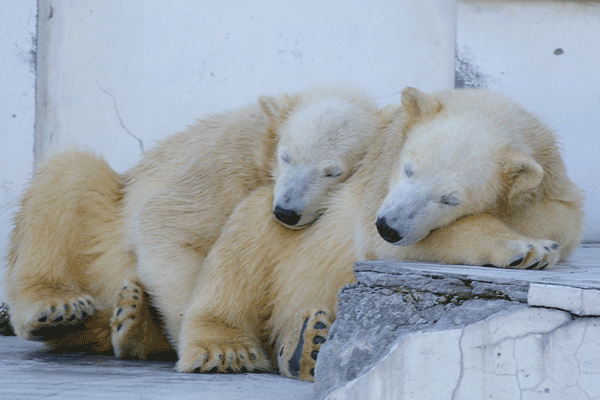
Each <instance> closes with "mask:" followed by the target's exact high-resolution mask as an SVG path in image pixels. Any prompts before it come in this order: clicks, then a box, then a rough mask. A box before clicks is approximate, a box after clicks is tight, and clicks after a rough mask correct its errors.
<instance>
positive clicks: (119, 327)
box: [117, 324, 123, 332]
mask: <svg viewBox="0 0 600 400" xmlns="http://www.w3.org/2000/svg"><path fill="white" fill-rule="evenodd" d="M122 327H123V324H119V325H118V326H117V332H119V331H120V330H121V328H122Z"/></svg>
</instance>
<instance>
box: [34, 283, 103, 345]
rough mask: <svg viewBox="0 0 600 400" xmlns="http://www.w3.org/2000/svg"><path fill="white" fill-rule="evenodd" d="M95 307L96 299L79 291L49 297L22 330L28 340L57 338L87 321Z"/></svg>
mask: <svg viewBox="0 0 600 400" xmlns="http://www.w3.org/2000/svg"><path fill="white" fill-rule="evenodd" d="M97 309H98V305H97V303H96V300H94V298H93V297H91V296H88V295H85V294H81V293H79V294H74V295H71V296H66V297H64V298H55V299H51V300H48V301H46V302H44V303H43V304H41V305H39V306H38V307H37V310H36V312H34V313H33V316H32V317H31V318H29V319H28V321H27V323H26V326H25V327H24V329H23V330H22V331H24V332H26V334H25V335H24V336H26V338H27V339H29V340H39V341H49V340H53V339H59V338H61V337H63V336H64V335H66V334H68V333H70V332H71V331H73V330H76V329H77V328H76V326H77V325H79V324H84V323H85V322H87V321H88V320H89V319H90V317H91V316H92V315H94V313H95V312H96V310H97Z"/></svg>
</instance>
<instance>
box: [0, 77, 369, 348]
mask: <svg viewBox="0 0 600 400" xmlns="http://www.w3.org/2000/svg"><path fill="white" fill-rule="evenodd" d="M378 124H379V110H378V108H377V107H376V105H375V104H374V102H373V101H372V100H371V99H369V98H368V97H367V96H366V95H365V94H363V93H362V92H361V91H359V90H356V89H353V88H347V87H341V86H336V87H318V88H315V89H311V90H307V91H304V92H300V93H297V94H293V95H285V94H284V95H281V96H279V97H266V96H263V97H260V98H259V99H258V101H257V102H256V103H253V104H250V105H248V106H246V107H243V108H240V109H237V110H234V111H231V112H227V113H224V114H217V115H213V116H210V117H208V118H206V119H204V120H200V121H198V123H197V124H196V125H194V126H192V127H190V128H189V129H188V130H186V131H184V132H182V133H179V134H176V135H173V136H171V137H169V138H167V139H165V140H163V141H162V142H160V143H159V145H158V146H157V147H155V148H154V149H152V150H149V151H147V152H146V153H145V155H144V157H143V159H142V160H141V162H140V163H139V164H138V165H137V166H135V167H134V168H133V169H132V170H130V171H128V172H127V173H125V174H124V175H123V176H121V175H118V174H116V173H115V172H114V171H113V170H112V169H111V168H110V167H109V166H108V165H107V164H106V162H105V161H104V160H102V159H101V158H99V157H96V156H94V155H92V154H90V153H87V152H81V151H70V152H66V153H62V154H57V155H55V156H54V157H52V158H50V159H49V160H47V161H46V162H44V163H42V164H41V165H39V166H38V168H37V171H36V173H35V174H34V177H33V179H32V182H31V185H30V186H29V188H28V189H27V191H26V193H25V194H24V196H23V198H22V201H21V208H20V210H19V212H18V214H17V216H16V220H15V222H16V226H15V228H14V230H13V232H12V235H11V242H10V246H9V256H8V270H7V273H6V281H5V283H6V288H7V299H8V302H9V304H10V313H11V322H12V324H13V326H14V328H15V331H16V333H17V335H18V336H20V337H22V338H25V339H32V340H43V341H49V342H51V343H52V344H53V345H54V346H58V347H67V348H74V347H83V348H86V349H88V350H95V351H105V350H110V348H111V346H112V343H111V336H110V327H109V325H108V323H109V320H110V317H111V315H112V312H113V307H114V304H115V301H116V300H117V294H118V293H119V291H120V290H121V288H122V285H123V284H122V282H123V280H124V279H125V281H126V282H130V283H131V285H130V289H131V290H132V293H131V294H130V295H131V298H134V299H135V298H136V297H137V298H140V296H142V295H143V293H142V290H143V289H142V288H141V287H139V286H138V285H136V284H135V283H136V282H137V275H139V276H140V277H141V281H142V283H143V284H144V286H145V288H146V290H147V291H148V292H149V293H150V294H151V295H152V296H153V297H154V299H155V304H154V305H155V306H156V308H157V309H158V311H159V312H160V314H161V315H162V317H163V318H164V322H165V324H166V326H167V327H168V330H167V331H168V332H171V333H172V332H177V330H178V327H179V325H180V322H179V319H180V316H181V315H182V314H183V311H184V310H183V307H184V305H185V304H187V302H188V301H189V299H188V298H189V296H190V293H191V290H192V289H193V282H194V281H195V280H196V276H195V274H196V273H197V272H198V271H199V270H201V266H202V261H203V259H204V258H205V256H206V254H207V253H208V251H209V249H210V248H211V247H212V245H213V243H214V242H215V241H216V239H217V238H218V237H219V235H220V232H221V229H222V227H223V225H224V224H225V221H226V220H227V218H228V216H229V215H230V214H231V213H232V211H233V210H234V208H235V207H236V205H237V204H238V203H239V202H240V201H241V200H242V199H243V198H244V197H245V196H247V195H248V194H249V193H251V191H252V190H254V189H256V188H257V187H260V186H261V185H271V184H274V188H273V189H272V190H274V193H275V194H274V198H273V200H272V202H271V209H272V212H273V213H274V215H275V217H276V218H277V219H278V220H279V221H280V222H281V223H282V224H285V225H288V226H291V227H294V228H296V227H304V226H306V225H307V224H310V223H311V222H312V221H314V220H315V219H316V218H317V217H318V216H319V215H320V214H321V213H322V212H323V208H324V206H325V203H326V201H327V199H328V197H329V196H330V195H331V193H333V192H334V191H335V189H336V188H337V186H338V185H339V184H340V183H341V182H342V181H344V180H345V179H346V178H347V177H348V176H350V175H351V174H352V172H353V171H354V168H355V166H356V164H357V163H358V161H359V159H360V158H361V157H362V155H363V154H364V152H365V150H366V147H367V145H368V143H369V142H370V141H371V140H372V139H373V137H374V136H375V135H376V134H377V133H378V128H379V127H378ZM239 223H240V224H245V223H246V221H239ZM174 281H178V282H180V284H179V285H178V286H177V288H176V289H175V290H174V287H173V286H172V283H173V282H174ZM121 300H122V299H121ZM134 306H135V305H134ZM92 314H93V317H92V318H89V316H90V315H92ZM124 316H125V314H122V315H121V314H120V315H116V317H117V319H118V318H122V317H124ZM117 322H118V321H117ZM127 322H129V319H128V320H127ZM156 322H157V321H156V320H155V321H145V322H144V323H143V324H142V325H140V328H141V332H140V333H142V334H143V335H142V337H143V338H145V337H147V336H153V335H156V336H157V337H158V339H157V340H156V341H154V342H152V343H144V345H145V346H138V345H137V344H136V343H132V342H131V337H124V336H121V337H117V338H116V339H115V338H114V337H113V338H112V342H114V343H115V344H117V346H118V347H117V348H116V349H115V351H116V353H117V354H118V355H120V356H128V355H129V356H136V357H146V356H147V355H148V352H153V351H166V350H168V348H169V343H167V342H166V340H164V337H163V336H162V328H161V326H160V324H157V323H156ZM124 323H125V321H123V323H118V324H117V326H118V327H121V326H122V325H123V324H124ZM82 324H83V325H84V326H82ZM123 331H126V329H124V330H123ZM172 337H173V338H174V341H175V342H176V339H177V337H178V335H174V336H172Z"/></svg>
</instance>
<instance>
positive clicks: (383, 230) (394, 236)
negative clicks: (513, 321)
mask: <svg viewBox="0 0 600 400" xmlns="http://www.w3.org/2000/svg"><path fill="white" fill-rule="evenodd" d="M375 225H377V231H378V232H379V235H381V237H382V238H384V239H385V241H386V242H389V243H398V242H399V241H401V240H402V236H400V235H399V234H398V232H396V231H395V230H394V229H392V228H391V227H390V226H389V225H388V224H387V222H386V221H385V217H382V218H377V222H376V223H375Z"/></svg>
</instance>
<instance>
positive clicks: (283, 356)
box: [277, 309, 333, 382]
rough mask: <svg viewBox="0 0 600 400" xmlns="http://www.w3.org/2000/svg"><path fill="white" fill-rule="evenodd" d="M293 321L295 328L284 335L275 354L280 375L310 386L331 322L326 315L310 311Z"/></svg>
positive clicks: (330, 318)
mask: <svg viewBox="0 0 600 400" xmlns="http://www.w3.org/2000/svg"><path fill="white" fill-rule="evenodd" d="M296 321H297V326H296V327H294V329H292V330H289V331H288V332H286V335H285V337H284V339H283V342H282V346H281V348H280V349H279V352H278V353H277V360H278V363H279V371H280V372H281V374H282V375H285V376H288V377H290V378H295V379H300V380H303V381H311V382H312V381H314V376H315V364H316V362H317V357H318V355H319V351H320V349H321V345H322V344H323V343H324V342H325V341H326V340H327V335H328V334H329V328H330V327H331V323H332V322H333V318H332V317H331V315H330V314H329V313H328V312H326V311H323V310H320V309H312V310H309V311H305V312H303V313H301V314H300V315H299V316H298V317H297V320H296Z"/></svg>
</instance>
